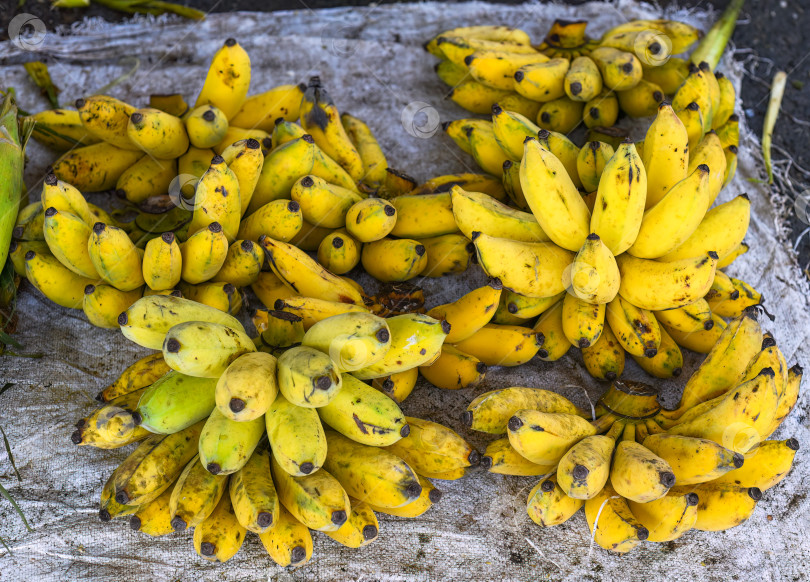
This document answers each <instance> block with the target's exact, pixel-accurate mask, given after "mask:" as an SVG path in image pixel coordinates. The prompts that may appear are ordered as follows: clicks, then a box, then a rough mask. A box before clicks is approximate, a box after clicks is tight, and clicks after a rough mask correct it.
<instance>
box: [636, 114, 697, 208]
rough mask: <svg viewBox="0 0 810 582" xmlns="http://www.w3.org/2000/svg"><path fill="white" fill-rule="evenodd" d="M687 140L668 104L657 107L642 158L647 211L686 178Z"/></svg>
mask: <svg viewBox="0 0 810 582" xmlns="http://www.w3.org/2000/svg"><path fill="white" fill-rule="evenodd" d="M688 142H689V136H688V134H687V131H686V127H685V126H684V124H683V123H682V122H681V120H680V118H679V117H678V116H677V115H676V114H675V111H674V110H673V109H672V106H671V105H670V104H669V103H662V104H661V105H660V106H659V107H658V114H657V115H656V117H655V119H654V120H653V122H652V124H651V125H650V128H649V129H648V130H647V134H646V137H645V138H644V144H645V145H646V146H647V147H646V148H645V149H644V153H643V155H642V156H641V160H642V162H643V164H644V168H645V169H646V173H647V198H646V208H651V207H653V206H655V205H656V204H657V203H658V202H659V201H660V200H661V199H663V198H664V196H665V195H666V193H667V192H668V191H669V189H670V188H672V186H674V185H675V184H677V183H678V182H681V181H682V180H683V179H684V178H686V176H687V170H688V164H689V152H690V150H689V149H688Z"/></svg>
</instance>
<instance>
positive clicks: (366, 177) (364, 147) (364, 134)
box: [340, 113, 388, 190]
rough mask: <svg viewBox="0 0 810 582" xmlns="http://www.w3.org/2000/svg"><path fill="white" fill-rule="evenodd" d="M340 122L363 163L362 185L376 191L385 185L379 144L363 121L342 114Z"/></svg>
mask: <svg viewBox="0 0 810 582" xmlns="http://www.w3.org/2000/svg"><path fill="white" fill-rule="evenodd" d="M340 122H341V123H342V124H343V128H344V129H345V130H346V134H347V135H348V136H349V140H350V141H351V142H352V145H354V147H355V149H357V153H358V154H360V159H361V160H362V162H363V178H362V180H361V181H362V183H363V184H365V185H366V186H367V187H368V188H370V189H371V190H377V189H378V188H380V187H381V186H382V185H383V184H384V183H385V180H386V171H385V170H386V168H387V167H388V162H387V161H386V159H385V154H384V153H383V151H382V148H381V147H380V144H379V142H377V139H376V138H375V137H374V134H373V133H372V132H371V129H370V128H369V127H368V125H366V123H365V122H364V121H363V120H361V119H359V118H357V117H354V116H353V115H349V114H348V113H344V114H343V115H341V116H340Z"/></svg>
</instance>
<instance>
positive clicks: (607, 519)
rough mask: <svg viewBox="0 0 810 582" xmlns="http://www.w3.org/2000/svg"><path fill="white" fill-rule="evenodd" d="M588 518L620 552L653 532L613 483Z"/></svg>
mask: <svg viewBox="0 0 810 582" xmlns="http://www.w3.org/2000/svg"><path fill="white" fill-rule="evenodd" d="M597 50H601V49H597ZM585 519H586V520H587V521H588V528H589V529H590V530H591V534H592V536H593V540H594V541H595V542H596V543H597V544H599V546H600V547H602V548H604V549H606V550H610V551H612V552H616V553H617V554H625V553H627V552H629V551H630V550H632V549H633V548H635V547H636V546H637V545H638V544H639V542H642V541H644V540H646V539H647V538H648V537H649V535H650V532H649V530H648V529H647V528H646V527H644V526H643V525H642V524H641V522H639V521H638V520H637V519H636V518H635V516H634V515H633V513H632V512H631V511H630V507H629V506H628V504H627V501H625V500H624V499H623V498H622V497H620V496H619V495H617V493H616V491H614V490H613V488H611V487H610V486H607V487H605V488H604V489H603V490H602V491H600V492H599V494H598V495H596V496H595V497H592V498H590V499H588V500H586V501H585Z"/></svg>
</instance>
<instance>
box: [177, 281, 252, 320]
mask: <svg viewBox="0 0 810 582" xmlns="http://www.w3.org/2000/svg"><path fill="white" fill-rule="evenodd" d="M180 289H181V291H182V293H183V296H184V297H186V298H187V299H191V300H192V301H196V302H198V303H202V304H204V305H208V306H210V307H215V308H216V309H219V310H221V311H225V312H227V313H230V314H232V315H233V314H236V313H239V310H240V309H242V293H241V291H240V290H238V289H237V288H236V287H234V286H233V285H231V284H230V283H222V282H220V283H202V284H200V285H188V284H186V283H183V284H181V285H180Z"/></svg>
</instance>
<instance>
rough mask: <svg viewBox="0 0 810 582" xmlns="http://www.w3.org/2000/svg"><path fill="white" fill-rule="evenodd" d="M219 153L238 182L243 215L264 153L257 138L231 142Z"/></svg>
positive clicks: (253, 189)
mask: <svg viewBox="0 0 810 582" xmlns="http://www.w3.org/2000/svg"><path fill="white" fill-rule="evenodd" d="M221 155H222V158H223V159H224V160H225V163H226V164H228V168H229V169H230V170H231V172H233V175H234V176H235V177H236V181H237V182H238V184H239V203H240V206H241V209H240V216H241V215H244V214H245V212H247V209H248V206H250V201H251V200H252V199H253V192H254V191H255V190H256V184H257V183H258V181H259V176H260V175H261V171H262V165H263V164H264V154H263V153H262V150H261V147H260V144H259V142H258V140H256V139H254V138H247V139H244V140H239V141H236V142H234V143H232V144H231V145H229V146H228V147H226V148H225V149H224V150H222V154H221Z"/></svg>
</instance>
